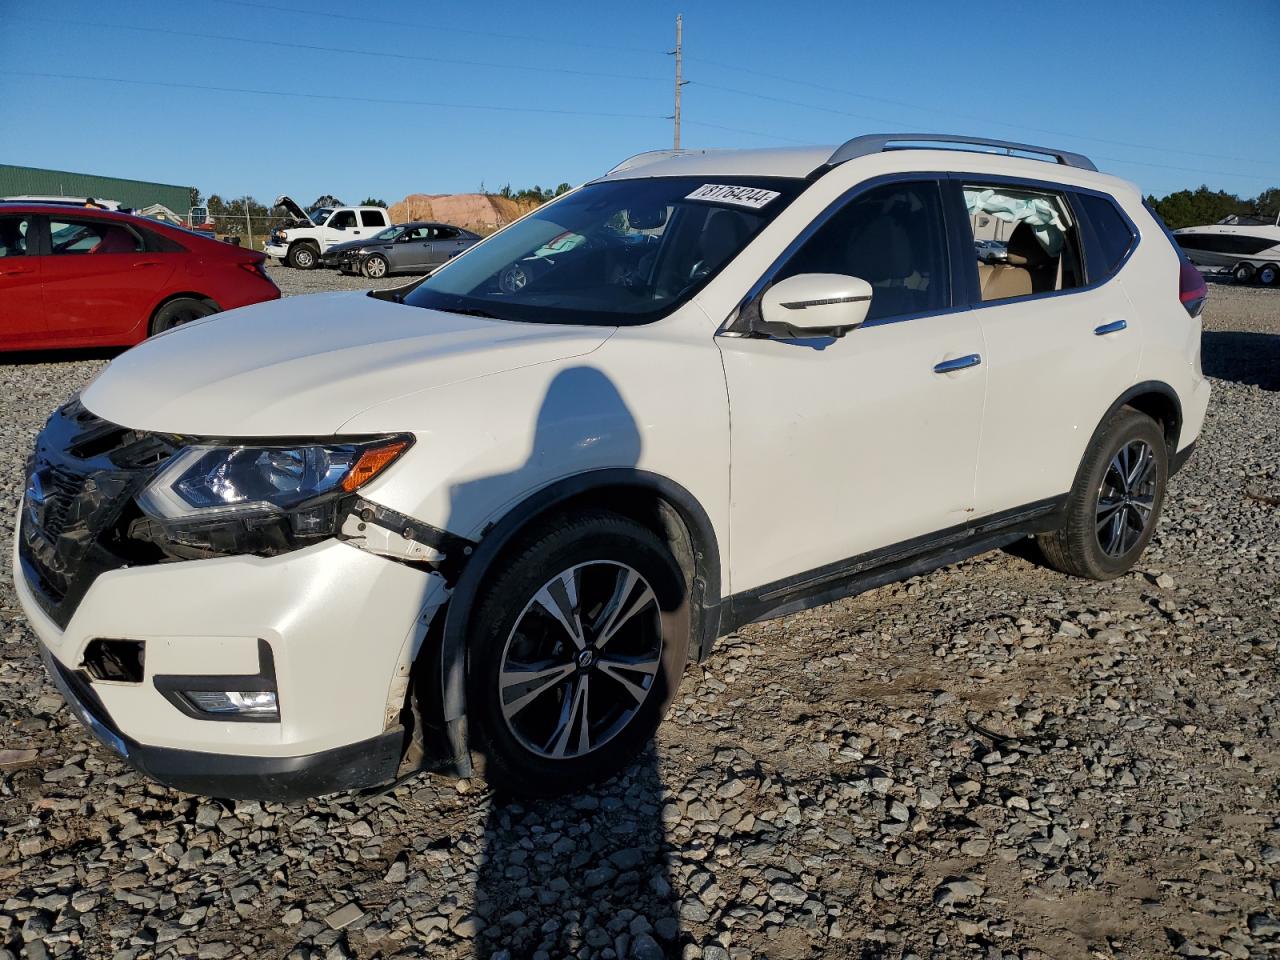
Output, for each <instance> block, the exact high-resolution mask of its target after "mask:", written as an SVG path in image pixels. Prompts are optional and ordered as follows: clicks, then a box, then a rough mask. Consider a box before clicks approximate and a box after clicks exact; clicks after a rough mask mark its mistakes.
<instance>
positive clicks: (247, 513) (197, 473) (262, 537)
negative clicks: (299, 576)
mask: <svg viewBox="0 0 1280 960" xmlns="http://www.w3.org/2000/svg"><path fill="white" fill-rule="evenodd" d="M411 443H412V438H411V437H409V436H391V437H379V438H376V439H371V440H362V441H358V442H351V443H323V444H322V443H317V444H300V445H293V444H253V445H247V444H246V445H234V446H233V445H225V446H224V445H211V444H197V445H194V446H190V447H186V448H184V449H183V450H182V451H180V452H179V453H178V454H177V455H176V456H174V457H173V459H172V460H170V461H169V463H167V464H166V465H165V466H164V468H163V469H162V470H161V471H160V473H159V474H158V475H157V476H156V477H155V479H154V480H152V481H151V483H150V484H148V485H147V487H146V488H145V489H144V490H143V491H142V493H141V494H139V495H138V498H137V503H138V507H139V508H140V509H141V510H142V512H143V514H144V515H145V517H146V518H150V521H151V522H149V523H148V522H146V521H144V523H143V525H142V527H141V528H140V529H138V530H136V531H135V534H141V535H143V538H144V539H147V540H150V541H152V542H154V543H156V544H157V545H159V546H160V547H161V548H168V547H177V548H179V552H180V553H182V554H183V555H189V554H190V552H191V551H198V552H199V553H201V554H204V555H208V554H210V553H257V554H263V553H267V554H270V553H279V552H283V551H284V550H288V549H293V548H296V547H298V546H302V545H304V544H305V543H307V542H312V541H314V540H315V539H318V538H321V537H327V536H332V535H333V534H334V533H335V532H336V531H337V528H338V525H339V523H340V520H339V513H340V508H341V506H342V505H343V503H344V502H345V501H347V500H349V499H352V495H353V494H354V493H355V492H356V490H358V489H359V488H360V487H362V486H363V485H364V484H366V483H368V482H369V481H370V480H372V479H373V478H374V477H375V476H377V475H378V474H379V473H381V472H382V471H383V470H385V469H386V468H387V467H389V466H390V465H391V464H392V463H393V462H394V461H395V460H396V459H397V458H398V457H399V456H400V454H401V453H403V452H404V451H405V450H406V449H408V447H409V446H410V444H411ZM169 552H172V551H169Z"/></svg>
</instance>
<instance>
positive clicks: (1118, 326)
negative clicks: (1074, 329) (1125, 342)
mask: <svg viewBox="0 0 1280 960" xmlns="http://www.w3.org/2000/svg"><path fill="white" fill-rule="evenodd" d="M1127 326H1129V325H1128V324H1127V323H1125V322H1124V321H1123V320H1112V321H1111V322H1110V323H1104V324H1103V325H1102V326H1100V327H1094V328H1093V333H1094V336H1097V337H1105V336H1106V335H1107V334H1108V333H1119V332H1120V331H1121V330H1123V329H1124V328H1125V327H1127Z"/></svg>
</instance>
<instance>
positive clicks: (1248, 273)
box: [1231, 263, 1253, 283]
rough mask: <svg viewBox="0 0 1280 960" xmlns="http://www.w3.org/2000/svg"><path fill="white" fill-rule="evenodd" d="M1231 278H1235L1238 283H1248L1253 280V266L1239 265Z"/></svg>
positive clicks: (1247, 264) (1232, 272)
mask: <svg viewBox="0 0 1280 960" xmlns="http://www.w3.org/2000/svg"><path fill="white" fill-rule="evenodd" d="M1231 276H1233V277H1235V280H1236V283H1248V282H1249V281H1250V280H1252V279H1253V265H1252V264H1249V263H1237V264H1236V267H1235V269H1234V270H1232V271H1231Z"/></svg>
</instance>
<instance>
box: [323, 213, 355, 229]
mask: <svg viewBox="0 0 1280 960" xmlns="http://www.w3.org/2000/svg"><path fill="white" fill-rule="evenodd" d="M355 225H356V212H355V211H354V210H339V211H338V212H337V213H335V214H334V215H333V216H332V217H330V218H329V222H328V223H327V224H326V226H329V227H332V228H333V229H335V230H337V229H339V228H350V227H354V226H355Z"/></svg>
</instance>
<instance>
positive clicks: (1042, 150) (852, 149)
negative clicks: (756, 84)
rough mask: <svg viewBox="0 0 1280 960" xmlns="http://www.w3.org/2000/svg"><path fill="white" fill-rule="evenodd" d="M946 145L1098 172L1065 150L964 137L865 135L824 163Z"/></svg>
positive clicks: (843, 146) (855, 138) (856, 138)
mask: <svg viewBox="0 0 1280 960" xmlns="http://www.w3.org/2000/svg"><path fill="white" fill-rule="evenodd" d="M935 143H946V144H959V146H952V147H944V148H943V149H950V150H965V149H971V148H974V147H988V148H993V149H995V150H1003V151H1005V152H1006V153H1008V154H1010V155H1012V154H1013V153H1014V151H1017V152H1018V153H1032V154H1038V155H1039V156H1041V157H1052V158H1053V161H1054V163H1061V164H1063V165H1065V166H1068V167H1079V168H1080V169H1082V170H1093V171H1096V170H1097V169H1098V168H1097V167H1095V166H1094V165H1093V161H1092V160H1090V159H1089V158H1088V157H1086V156H1084V155H1082V154H1079V153H1070V152H1068V151H1066V150H1054V149H1051V148H1049V147H1037V146H1033V145H1032V144H1029V143H1014V142H1013V141H1011V140H989V139H987V138H986V137H963V136H957V135H956V134H952V133H868V134H864V135H863V136H861V137H854V138H853V139H852V140H849V141H846V142H845V143H843V144H841V145H840V146H839V147H837V148H836V150H835V152H834V153H832V154H831V157H830V158H829V159H828V160H827V166H830V167H833V166H835V165H836V164H838V163H844V162H845V161H846V160H853V159H855V158H856V157H866V156H870V155H871V154H873V153H883V152H884V151H886V150H910V149H912V148H916V147H918V148H920V149H924V150H927V149H929V147H928V146H927V144H935ZM975 152H977V153H991V152H993V151H992V149H987V150H976V151H975Z"/></svg>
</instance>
